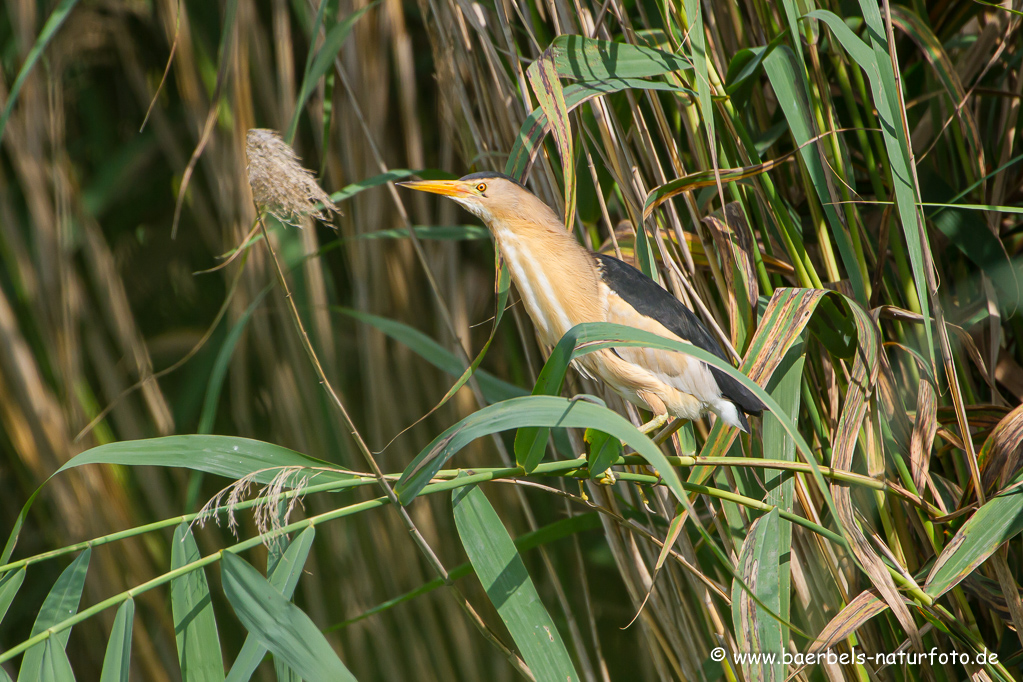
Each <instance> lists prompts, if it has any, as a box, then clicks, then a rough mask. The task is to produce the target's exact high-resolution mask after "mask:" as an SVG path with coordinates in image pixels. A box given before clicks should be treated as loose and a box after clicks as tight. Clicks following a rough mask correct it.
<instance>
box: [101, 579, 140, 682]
mask: <svg viewBox="0 0 1023 682" xmlns="http://www.w3.org/2000/svg"><path fill="white" fill-rule="evenodd" d="M134 622H135V600H134V599H129V600H128V601H126V602H124V603H123V604H121V608H119V609H117V616H116V617H115V618H114V627H112V628H111V629H110V640H109V641H108V642H107V652H106V655H105V656H104V657H103V672H102V673H100V682H128V680H129V674H130V672H131V628H132V624H133V623H134Z"/></svg>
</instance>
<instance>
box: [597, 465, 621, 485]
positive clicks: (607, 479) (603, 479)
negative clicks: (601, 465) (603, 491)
mask: <svg viewBox="0 0 1023 682" xmlns="http://www.w3.org/2000/svg"><path fill="white" fill-rule="evenodd" d="M617 482H618V479H617V478H616V477H615V472H614V471H612V470H611V469H610V468H608V469H605V470H604V473H602V474H601V475H600V478H598V479H597V483H598V484H600V485H614V484H615V483H617Z"/></svg>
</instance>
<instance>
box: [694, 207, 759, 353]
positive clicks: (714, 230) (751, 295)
mask: <svg viewBox="0 0 1023 682" xmlns="http://www.w3.org/2000/svg"><path fill="white" fill-rule="evenodd" d="M703 222H704V224H706V225H707V227H708V228H710V234H711V236H712V237H713V238H714V245H715V246H716V247H717V250H718V253H720V254H722V265H723V267H722V270H723V272H724V275H725V280H726V281H727V283H728V292H727V298H728V317H729V321H730V322H731V330H732V345H733V346H736V347H737V346H738V345H739V338H738V333H739V327H740V325H739V324H738V317H739V314H740V306H739V305H738V301H737V300H736V296H738V295H739V291H742V292H744V293H745V296H746V301H747V305H745V306H741V308H742V309H743V310H745V312H746V318H747V319H746V320H744V323H743V324H742V327H744V328H746V329H751V328H752V326H753V322H754V319H753V318H754V315H755V313H756V309H757V299H758V298H759V297H760V284H759V282H758V281H757V273H756V270H755V268H754V265H753V255H752V254H753V249H754V248H755V247H754V246H753V242H752V239H751V235H750V230H749V225H748V224H747V223H746V217H745V216H744V215H743V212H742V206H741V205H740V204H739V202H737V201H733V202H732V203H730V204H728V205H726V206H725V220H721V219H720V218H719V217H717V216H713V215H710V216H707V217H706V218H704V219H703ZM724 254H731V256H732V257H731V259H728V258H725V257H724ZM733 265H734V266H735V267H734V268H733V267H732V266H733ZM736 274H738V276H739V278H740V279H741V280H742V281H741V282H736Z"/></svg>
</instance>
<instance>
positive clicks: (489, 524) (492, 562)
mask: <svg viewBox="0 0 1023 682" xmlns="http://www.w3.org/2000/svg"><path fill="white" fill-rule="evenodd" d="M451 503H452V506H453V507H454V515H455V525H456V526H457V527H458V536H459V537H460V538H461V540H462V547H464V548H465V553H466V554H468V555H469V561H470V562H471V563H472V566H473V568H474V569H475V571H476V575H477V576H479V579H480V582H481V583H482V584H483V589H484V590H486V592H487V596H488V597H489V598H490V603H491V604H493V605H494V608H496V609H497V613H498V614H499V615H500V616H501V620H502V621H503V622H504V624H505V627H507V628H508V632H510V633H511V636H512V639H513V640H515V644H516V646H517V647H518V649H519V652H520V653H521V654H522V658H523V660H524V661H525V662H526V665H528V666H529V669H530V671H531V672H532V673H533V675H534V676H535V677H536V679H537V682H568V681H572V680H579V679H580V678H579V673H577V672H576V671H575V668H574V666H573V665H572V659H571V657H570V656H569V655H568V650H567V649H566V648H565V642H564V641H563V640H562V639H561V633H559V632H558V628H557V627H556V626H555V625H554V621H553V620H551V617H550V614H548V613H547V609H545V608H544V605H543V602H542V601H541V600H540V595H539V594H537V591H536V587H535V586H534V585H533V581H532V580H531V579H530V577H529V572H528V571H526V566H525V564H523V563H522V557H520V556H519V553H518V551H516V549H515V544H514V543H513V542H512V539H511V536H509V535H508V531H507V530H506V529H505V527H504V524H503V523H501V519H500V517H498V515H497V512H496V511H494V507H493V506H492V505H491V504H490V501H489V500H487V497H486V495H484V494H483V492H482V491H481V490H480V489H479V487H478V486H475V485H473V486H466V487H465V488H459V489H458V490H456V491H454V492H453V493H452V494H451Z"/></svg>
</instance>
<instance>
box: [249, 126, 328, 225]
mask: <svg viewBox="0 0 1023 682" xmlns="http://www.w3.org/2000/svg"><path fill="white" fill-rule="evenodd" d="M245 154H246V156H247V157H248V159H249V163H248V165H247V166H246V170H247V171H248V174H249V187H250V188H252V198H253V200H254V201H255V202H256V206H257V207H259V209H261V210H265V211H267V212H269V213H272V214H273V215H274V216H276V217H277V219H278V220H280V221H281V222H285V223H288V224H289V225H295V226H298V227H301V221H302V218H303V217H305V216H312V217H313V218H316V219H318V220H321V221H323V222H325V223H329V221H330V212H334V213H340V211H338V208H337V206H335V205H334V202H332V201H331V200H330V197H329V196H328V195H327V193H326V192H324V191H323V190H322V189H320V186H319V185H318V184H316V177H315V176H314V175H313V174H312V172H310V171H309V170H307V169H306V168H304V167H303V166H302V164H301V163H300V162H299V161H300V160H299V158H298V155H296V154H295V150H294V149H292V148H291V145H289V144H288V143H287V142H285V141H284V140H282V139H281V136H280V135H279V134H278V133H277V131H275V130H269V129H266V128H252V129H251V130H249V132H248V133H247V134H246V135H245Z"/></svg>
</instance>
